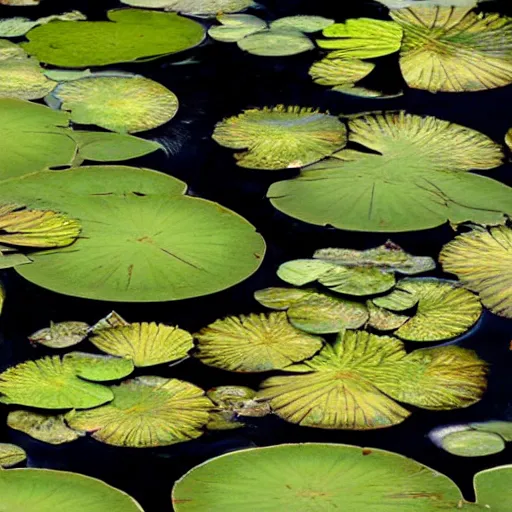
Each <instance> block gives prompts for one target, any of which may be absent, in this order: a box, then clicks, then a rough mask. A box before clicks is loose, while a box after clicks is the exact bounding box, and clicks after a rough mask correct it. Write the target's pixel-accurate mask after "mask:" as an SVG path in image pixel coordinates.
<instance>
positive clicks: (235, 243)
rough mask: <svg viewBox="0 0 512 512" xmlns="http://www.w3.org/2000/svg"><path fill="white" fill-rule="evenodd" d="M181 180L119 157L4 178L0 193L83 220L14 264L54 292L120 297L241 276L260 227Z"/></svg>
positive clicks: (175, 292)
mask: <svg viewBox="0 0 512 512" xmlns="http://www.w3.org/2000/svg"><path fill="white" fill-rule="evenodd" d="M185 189H186V185H185V183H183V182H182V181H180V180H177V179H176V178H172V177H171V176H167V175H165V174H162V173H158V172H156V171H149V170H145V169H136V168H132V167H121V166H119V167H116V166H112V167H101V166H94V167H80V168H77V169H72V170H69V171H61V172H52V171H43V172H40V173H36V174H32V175H31V176H25V177H23V178H20V180H11V181H9V182H3V184H2V188H1V190H0V196H2V195H4V197H9V198H10V200H11V201H13V200H18V199H19V200H20V202H22V201H21V200H22V199H23V204H31V205H33V206H36V205H37V206H42V205H45V207H58V209H59V210H61V211H63V212H65V213H67V214H69V215H73V216H76V217H77V218H79V219H80V222H81V224H82V236H81V238H80V239H79V240H78V241H77V242H76V243H75V244H74V245H73V247H72V248H70V249H69V250H60V251H44V252H38V253H37V254H33V255H31V257H32V259H33V260H34V261H33V263H31V264H30V265H23V266H21V267H18V268H17V269H16V270H17V271H18V272H19V273H20V274H21V275H22V276H23V277H25V278H26V279H28V280H29V281H31V282H34V283H35V284H38V285H39V286H43V287H45V288H48V289H50V290H53V291H56V292H59V293H65V294H68V295H74V296H78V297H86V298H93V299H101V300H111V301H127V302H130V301H135V302H154V301H167V300H178V299H184V298H189V297H197V296H200V295H207V294H210V293H214V292H217V291H220V290H223V289H225V288H229V287H230V286H233V285H234V284H236V283H237V282H240V281H242V280H244V279H246V278H247V277H248V276H249V275H250V274H252V273H253V272H255V271H256V269H257V268H258V267H259V266H260V264H261V261H262V257H263V254H264V252H265V243H264V241H263V239H262V237H261V236H260V235H259V234H258V233H256V232H255V229H254V227H253V226H252V225H251V224H249V223H248V222H247V221H246V220H245V219H243V218H242V217H239V216H238V215H237V214H235V213H233V212H231V211H230V210H227V209H225V208H223V207H221V206H220V205H218V204H216V203H212V202H210V201H206V200H204V199H199V198H196V197H189V196H185V195H183V194H184V192H185ZM0 200H1V197H0ZM24 267H25V268H24ZM26 267H32V271H31V272H27V271H26Z"/></svg>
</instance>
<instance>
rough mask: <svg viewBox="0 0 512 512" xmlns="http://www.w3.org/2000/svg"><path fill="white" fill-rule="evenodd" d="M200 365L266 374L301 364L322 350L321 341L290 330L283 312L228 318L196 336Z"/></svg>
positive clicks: (196, 355)
mask: <svg viewBox="0 0 512 512" xmlns="http://www.w3.org/2000/svg"><path fill="white" fill-rule="evenodd" d="M195 337H196V340H197V348H198V352H197V354H195V357H197V358H198V359H199V360H200V361H201V362H203V363H204V364H207V365H209V366H214V367H217V368H221V369H223V370H229V371H233V372H254V373H256V372H266V371H270V370H279V369H282V368H286V367H287V366H290V365H291V364H293V363H295V362H298V361H303V360H304V359H307V358H309V357H311V356H312V355H314V354H315V353H316V352H318V350H320V349H321V348H322V345H323V341H322V338H319V337H317V336H312V335H310V334H306V333H304V332H302V331H300V330H298V329H296V328H295V327H293V326H292V325H291V324H290V323H289V322H288V318H287V316H286V313H270V314H269V315H263V314H261V315H256V314H251V315H248V316H245V315H241V316H238V317H237V316H230V317H227V318H224V319H221V320H216V321H215V322H214V323H213V324H210V325H209V326H208V327H205V328H204V329H202V330H201V331H200V332H199V333H197V334H196V335H195Z"/></svg>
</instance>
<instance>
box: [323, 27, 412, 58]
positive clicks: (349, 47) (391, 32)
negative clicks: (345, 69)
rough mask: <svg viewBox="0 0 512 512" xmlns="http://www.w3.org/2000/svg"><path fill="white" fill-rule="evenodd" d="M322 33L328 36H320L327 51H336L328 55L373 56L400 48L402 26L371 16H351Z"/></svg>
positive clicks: (380, 55)
mask: <svg viewBox="0 0 512 512" xmlns="http://www.w3.org/2000/svg"><path fill="white" fill-rule="evenodd" d="M322 34H323V35H324V36H325V37H328V38H329V39H318V40H317V44H318V46H320V48H323V49H324V50H333V51H331V52H330V53H329V55H328V58H354V59H370V58H373V57H382V56H383V55H389V54H390V53H395V52H397V51H398V50H400V47H401V44H402V35H403V33H402V29H401V27H400V25H399V24H398V23H395V22H393V21H381V20H373V19H370V18H359V19H349V20H347V21H346V22H345V23H335V24H334V25H330V26H329V27H327V28H325V29H324V31H323V32H322Z"/></svg>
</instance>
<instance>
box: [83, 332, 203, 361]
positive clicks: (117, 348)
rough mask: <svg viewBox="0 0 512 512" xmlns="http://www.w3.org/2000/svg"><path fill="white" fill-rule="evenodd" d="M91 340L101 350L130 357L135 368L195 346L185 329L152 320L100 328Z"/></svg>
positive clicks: (181, 355) (177, 356)
mask: <svg viewBox="0 0 512 512" xmlns="http://www.w3.org/2000/svg"><path fill="white" fill-rule="evenodd" d="M91 343H93V344H94V345H95V346H96V347H97V348H99V349H100V350H102V351H103V352H106V353H108V354H112V355H114V356H120V357H125V358H129V359H131V360H132V361H133V363H134V364H135V366H136V367H138V368H141V367H146V366H154V365H157V364H162V363H170V362H172V361H177V360H179V359H182V358H184V357H187V355H188V352H189V350H191V349H192V348H193V347H194V341H193V338H192V335H191V334H189V333H188V332H187V331H184V330H183V329H178V328H177V327H170V326H168V325H164V324H156V323H154V322H152V323H146V322H144V323H137V324H129V325H127V326H120V327H114V328H111V329H101V330H100V331H99V332H98V333H97V334H96V335H95V336H93V337H92V338H91Z"/></svg>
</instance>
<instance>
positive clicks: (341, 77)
mask: <svg viewBox="0 0 512 512" xmlns="http://www.w3.org/2000/svg"><path fill="white" fill-rule="evenodd" d="M374 68H375V64H373V63H372V62H365V61H363V60H358V59H331V58H326V59H322V60H320V61H318V62H315V63H314V64H313V65H312V66H311V68H310V69H309V74H310V76H311V78H313V80H314V82H315V83H316V84H318V85H332V86H334V87H333V88H334V89H336V90H337V88H338V87H340V86H347V87H353V85H354V83H355V82H358V81H359V80H362V79H363V78H364V77H365V76H367V75H369V74H370V73H371V72H372V71H373V69H374Z"/></svg>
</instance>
